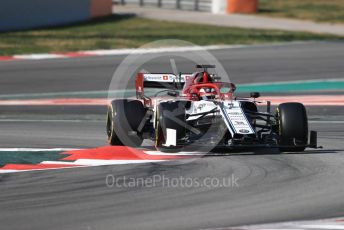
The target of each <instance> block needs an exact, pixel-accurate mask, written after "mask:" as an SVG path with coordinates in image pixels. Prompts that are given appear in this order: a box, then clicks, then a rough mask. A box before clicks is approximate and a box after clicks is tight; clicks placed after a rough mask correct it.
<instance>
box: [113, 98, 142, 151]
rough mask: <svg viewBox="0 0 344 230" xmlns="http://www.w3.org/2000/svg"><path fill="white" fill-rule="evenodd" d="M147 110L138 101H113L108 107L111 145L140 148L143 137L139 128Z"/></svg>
mask: <svg viewBox="0 0 344 230" xmlns="http://www.w3.org/2000/svg"><path fill="white" fill-rule="evenodd" d="M145 113H146V110H145V108H144V106H143V104H142V103H141V101H138V100H125V99H120V100H113V101H112V102H111V104H109V105H108V112H107V122H106V133H107V136H108V142H109V144H110V145H121V146H123V145H126V146H131V147H139V146H140V145H141V144H142V142H143V139H142V135H141V133H140V132H138V130H137V129H138V127H139V125H140V123H141V121H142V120H143V119H144V116H145Z"/></svg>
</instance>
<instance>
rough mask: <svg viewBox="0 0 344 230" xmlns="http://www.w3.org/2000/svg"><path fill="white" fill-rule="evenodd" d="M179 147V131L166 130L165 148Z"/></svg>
mask: <svg viewBox="0 0 344 230" xmlns="http://www.w3.org/2000/svg"><path fill="white" fill-rule="evenodd" d="M176 145H177V130H175V129H168V128H167V129H166V143H165V144H164V146H166V147H170V146H176Z"/></svg>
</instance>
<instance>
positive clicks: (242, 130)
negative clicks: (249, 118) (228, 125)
mask: <svg viewBox="0 0 344 230" xmlns="http://www.w3.org/2000/svg"><path fill="white" fill-rule="evenodd" d="M239 132H240V133H249V132H250V130H247V129H239Z"/></svg>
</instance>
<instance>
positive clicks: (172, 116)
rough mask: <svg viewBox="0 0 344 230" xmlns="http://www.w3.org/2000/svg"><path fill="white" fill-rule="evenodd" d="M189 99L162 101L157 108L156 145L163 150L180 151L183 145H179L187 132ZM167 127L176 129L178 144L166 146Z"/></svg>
mask: <svg viewBox="0 0 344 230" xmlns="http://www.w3.org/2000/svg"><path fill="white" fill-rule="evenodd" d="M187 103H188V102H187V101H169V102H162V103H160V104H159V105H158V108H157V118H156V124H155V147H156V148H157V149H158V150H160V151H163V152H178V151H180V150H181V148H182V146H180V145H178V142H180V140H181V139H183V138H185V134H186V127H185V126H186V114H185V106H186V104H187ZM167 129H174V130H176V135H177V136H176V140H177V146H165V143H166V140H167V131H166V130H167Z"/></svg>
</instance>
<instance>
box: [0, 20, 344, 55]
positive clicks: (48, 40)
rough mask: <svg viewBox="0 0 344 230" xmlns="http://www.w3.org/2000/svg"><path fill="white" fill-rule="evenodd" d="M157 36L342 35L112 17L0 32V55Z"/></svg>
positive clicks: (241, 40)
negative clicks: (73, 23) (27, 29)
mask: <svg viewBox="0 0 344 230" xmlns="http://www.w3.org/2000/svg"><path fill="white" fill-rule="evenodd" d="M159 39H181V40H186V41H189V42H192V43H195V44H197V45H210V44H257V43H268V42H288V41H295V40H298V41H305V40H325V39H326V40H338V39H343V37H336V36H331V35H315V34H311V33H302V32H285V31H276V30H254V29H240V28H227V27H216V26H205V25H194V24H186V23H185V24H184V23H174V22H162V21H155V20H149V19H141V18H136V17H127V16H112V17H109V18H105V19H100V20H95V21H92V22H86V23H80V24H75V25H70V26H64V27H55V28H47V29H36V30H30V31H21V32H7V33H0V55H12V54H25V53H45V52H66V51H78V50H91V49H114V48H128V47H129V48H136V47H140V46H141V45H144V44H146V43H148V42H152V41H156V40H159Z"/></svg>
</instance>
